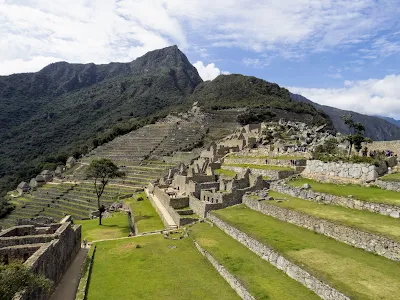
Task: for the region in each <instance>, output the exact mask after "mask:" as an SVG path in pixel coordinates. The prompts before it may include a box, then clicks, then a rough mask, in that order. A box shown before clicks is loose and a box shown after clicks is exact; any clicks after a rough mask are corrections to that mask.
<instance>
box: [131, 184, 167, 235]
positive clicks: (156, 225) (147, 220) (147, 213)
mask: <svg viewBox="0 0 400 300" xmlns="http://www.w3.org/2000/svg"><path fill="white" fill-rule="evenodd" d="M139 197H142V198H143V200H142V201H137V200H136V199H138V198H139ZM124 202H125V203H126V204H129V205H130V206H131V209H132V212H133V214H134V216H135V222H136V226H137V229H138V231H139V233H142V232H148V231H154V230H161V229H164V228H165V226H164V224H163V222H162V221H161V219H160V216H159V215H158V213H157V212H156V211H155V209H154V207H153V206H152V205H151V203H150V200H149V199H148V198H147V197H146V193H145V192H142V193H137V194H135V195H134V197H133V198H129V199H126V200H124Z"/></svg>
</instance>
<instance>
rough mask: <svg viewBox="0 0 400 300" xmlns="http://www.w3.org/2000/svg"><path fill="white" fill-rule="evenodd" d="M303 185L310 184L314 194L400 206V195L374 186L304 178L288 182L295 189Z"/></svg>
mask: <svg viewBox="0 0 400 300" xmlns="http://www.w3.org/2000/svg"><path fill="white" fill-rule="evenodd" d="M305 183H308V184H310V185H311V188H312V190H313V191H315V192H321V193H326V194H332V195H336V196H342V197H347V196H349V195H352V196H353V197H354V198H356V199H359V200H363V201H369V202H376V203H386V204H390V205H398V206H400V193H398V192H393V191H388V190H383V189H381V188H378V187H375V186H371V187H365V186H361V185H356V184H342V185H339V184H334V183H325V182H318V181H315V180H311V179H306V178H301V179H295V180H291V181H288V184H290V185H292V186H296V187H301V186H302V185H303V184H305Z"/></svg>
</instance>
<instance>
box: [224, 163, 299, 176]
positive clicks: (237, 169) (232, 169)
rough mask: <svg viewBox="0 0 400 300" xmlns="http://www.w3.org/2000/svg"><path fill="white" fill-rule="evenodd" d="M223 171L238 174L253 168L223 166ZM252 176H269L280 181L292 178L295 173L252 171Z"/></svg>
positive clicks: (264, 170)
mask: <svg viewBox="0 0 400 300" xmlns="http://www.w3.org/2000/svg"><path fill="white" fill-rule="evenodd" d="M222 169H225V170H230V171H234V172H236V173H241V172H244V171H246V169H251V168H242V167H232V166H224V165H223V166H222ZM251 174H253V175H260V176H268V177H269V178H270V179H271V180H279V179H284V178H287V177H290V176H292V175H293V174H294V170H293V171H275V170H266V169H251Z"/></svg>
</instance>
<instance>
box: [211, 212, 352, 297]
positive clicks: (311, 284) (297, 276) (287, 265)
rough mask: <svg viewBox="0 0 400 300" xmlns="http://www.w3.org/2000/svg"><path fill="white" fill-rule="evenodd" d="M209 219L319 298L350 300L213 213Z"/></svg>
mask: <svg viewBox="0 0 400 300" xmlns="http://www.w3.org/2000/svg"><path fill="white" fill-rule="evenodd" d="M208 218H209V219H210V220H211V221H212V222H214V224H215V225H217V226H218V227H219V228H220V229H222V230H223V231H224V232H225V233H227V234H228V235H230V236H231V237H232V238H234V239H235V240H237V241H239V242H240V243H242V244H243V245H244V246H246V247H247V248H249V249H250V250H251V251H253V252H254V253H256V254H257V255H258V256H260V257H261V258H262V259H264V260H265V261H267V262H269V263H271V264H272V265H274V266H275V267H277V268H278V269H280V270H282V271H283V272H285V273H286V274H287V275H288V276H289V277H291V278H293V279H294V280H296V281H298V282H300V283H301V284H303V285H304V286H306V287H307V288H308V289H310V290H312V291H313V292H315V293H316V294H317V295H318V296H319V297H321V298H322V299H326V300H344V299H346V300H349V299H350V298H348V297H347V296H345V295H343V294H342V293H340V292H339V291H337V290H335V289H334V288H332V287H330V286H329V285H328V284H326V283H324V282H322V281H320V280H319V279H317V278H316V277H314V276H313V275H311V274H310V273H308V272H306V271H305V270H303V269H301V268H300V267H299V266H297V265H295V264H294V263H292V262H290V261H289V260H287V259H286V258H285V257H283V256H282V255H280V254H279V253H277V252H275V251H274V250H272V249H271V248H270V247H268V246H267V245H264V244H262V243H260V242H259V241H257V240H255V239H253V238H251V237H250V236H248V235H247V234H245V233H244V232H242V231H240V230H238V229H236V228H234V227H233V226H231V225H229V224H227V223H226V222H224V221H222V220H221V219H219V218H218V217H216V216H215V215H213V214H212V213H209V214H208Z"/></svg>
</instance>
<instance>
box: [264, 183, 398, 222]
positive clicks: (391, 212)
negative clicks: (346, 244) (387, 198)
mask: <svg viewBox="0 0 400 300" xmlns="http://www.w3.org/2000/svg"><path fill="white" fill-rule="evenodd" d="M270 189H271V190H274V191H276V192H278V193H281V194H287V195H290V196H293V197H297V198H301V199H304V200H310V201H314V202H322V203H326V204H334V205H340V206H344V207H348V208H352V209H358V210H367V211H370V212H373V213H378V214H381V215H385V216H390V217H392V218H400V207H399V206H394V205H389V204H383V203H374V202H367V201H361V200H357V199H353V198H349V197H341V196H335V195H330V194H325V193H318V192H314V191H313V190H305V189H301V188H298V187H294V186H290V185H287V184H282V183H279V182H271V185H270Z"/></svg>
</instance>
